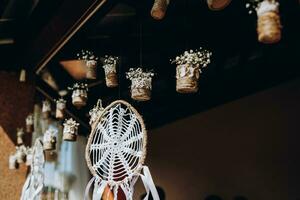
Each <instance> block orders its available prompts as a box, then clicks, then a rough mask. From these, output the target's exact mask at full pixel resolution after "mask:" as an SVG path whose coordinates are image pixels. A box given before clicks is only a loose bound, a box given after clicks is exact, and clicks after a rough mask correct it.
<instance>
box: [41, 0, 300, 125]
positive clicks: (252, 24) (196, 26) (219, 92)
mask: <svg viewBox="0 0 300 200" xmlns="http://www.w3.org/2000/svg"><path fill="white" fill-rule="evenodd" d="M151 4H152V1H146V0H141V1H138V2H137V1H131V0H127V1H112V2H111V3H110V4H109V6H107V7H105V8H102V9H100V10H99V11H98V12H97V13H96V14H95V15H94V16H93V17H92V18H91V19H90V20H89V21H88V22H87V23H86V24H85V25H84V26H83V27H82V28H81V29H80V30H79V31H78V32H77V33H76V34H75V35H74V36H73V37H72V39H71V40H70V41H69V42H68V43H67V44H66V45H65V46H64V47H63V48H62V49H61V50H60V51H59V52H58V53H57V54H56V55H55V57H54V58H53V59H51V61H50V62H49V63H48V64H47V66H46V67H45V68H44V70H47V71H49V72H50V73H51V74H52V75H53V77H54V79H55V81H56V82H57V84H58V86H59V89H66V87H67V86H71V85H72V84H73V82H74V80H73V78H72V77H71V76H70V75H69V74H68V73H67V72H66V71H65V70H64V69H63V68H62V67H61V66H60V65H59V61H61V60H66V59H74V58H75V55H76V53H77V52H78V51H79V50H81V49H90V50H92V51H94V52H95V53H96V54H97V55H98V56H103V55H105V54H112V55H116V56H120V58H121V62H120V65H119V69H118V70H119V79H120V81H119V82H120V85H119V87H118V88H116V89H109V88H106V86H105V84H104V82H103V79H104V74H103V70H102V69H101V66H99V73H98V77H99V78H98V80H96V81H94V82H97V83H99V84H96V86H94V87H91V88H90V91H89V101H88V106H87V107H85V108H83V109H82V110H76V109H75V108H74V107H73V106H72V105H71V104H70V103H69V105H68V108H69V109H70V111H71V112H72V113H73V114H75V115H76V116H77V117H78V118H80V119H81V120H82V121H83V122H85V123H87V122H88V118H87V112H88V110H89V109H91V108H92V107H93V105H94V104H95V103H96V101H97V99H98V98H101V99H103V100H104V103H105V104H108V103H110V102H111V101H113V100H115V99H119V98H121V99H125V100H127V101H129V102H130V103H132V104H133V105H134V106H136V107H137V108H138V110H139V111H140V112H141V114H142V115H143V116H144V119H145V120H146V123H147V125H148V128H155V127H158V126H161V125H163V124H165V123H169V122H171V121H174V120H176V119H179V118H183V117H186V116H188V115H191V114H195V113H198V112H201V111H205V110H207V109H209V108H212V107H215V106H218V105H221V104H224V103H226V102H229V101H232V100H235V99H238V98H241V97H243V96H246V95H250V94H253V93H255V92H258V91H260V90H263V89H266V88H269V87H272V86H274V85H278V84H280V83H282V82H284V81H288V80H291V79H293V78H296V77H298V76H299V75H300V71H299V67H300V61H299V56H300V55H299V52H300V51H299V45H300V40H299V35H300V30H299V21H300V12H299V11H300V8H299V2H298V1H297V0H291V1H281V5H280V11H281V20H282V24H283V37H282V40H281V41H280V42H279V43H278V44H274V45H264V44H260V43H258V42H257V34H256V18H255V16H249V15H248V13H247V10H246V9H245V1H232V3H231V4H230V6H228V7H227V8H226V9H224V10H222V11H210V10H209V9H208V8H207V6H206V4H205V1H200V0H185V1H183V0H172V1H171V4H170V6H169V9H168V12H167V15H166V18H165V19H164V20H162V21H155V20H153V19H152V18H151V16H150V9H151ZM65 12H66V13H68V12H72V10H65ZM72 16H73V15H72ZM67 20H69V19H66V21H67ZM57 23H58V22H57ZM57 30H60V29H59V28H58V29H57ZM49 34H52V33H48V36H49ZM45 35H47V34H44V36H43V37H41V38H40V39H39V40H38V41H42V40H43V39H44V40H46V36H45ZM49 37H50V36H49ZM200 46H203V47H205V48H208V49H210V50H211V51H212V52H213V59H212V63H211V64H210V65H209V67H208V68H207V69H206V70H204V73H203V74H202V75H201V79H200V83H199V85H200V87H199V88H200V90H199V92H198V93H196V94H185V95H184V94H178V93H176V91H175V66H174V65H171V64H170V62H169V59H171V58H173V57H175V56H176V55H178V54H180V53H182V52H183V51H184V50H186V49H190V48H198V47H200ZM141 65H142V67H144V68H153V69H154V70H155V72H156V77H155V79H154V81H153V96H152V99H151V100H150V101H149V102H135V101H132V100H131V98H130V91H129V86H130V82H129V81H128V80H126V79H125V72H126V71H127V70H128V69H129V68H130V67H137V66H141ZM99 80H100V82H99ZM101 80H102V81H101ZM88 83H90V84H91V83H93V81H88ZM37 84H38V86H39V87H40V88H42V89H43V90H44V91H46V92H47V93H48V94H49V95H50V96H52V97H53V98H57V96H58V95H57V91H55V90H53V89H51V88H50V87H49V86H48V85H47V84H45V83H44V82H43V81H41V80H39V79H38V81H37ZM68 100H69V102H70V95H68Z"/></svg>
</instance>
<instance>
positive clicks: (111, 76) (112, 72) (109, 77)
mask: <svg viewBox="0 0 300 200" xmlns="http://www.w3.org/2000/svg"><path fill="white" fill-rule="evenodd" d="M103 68H104V73H105V82H106V86H107V87H109V88H113V87H117V86H118V75H117V63H116V62H115V63H114V64H105V65H103Z"/></svg>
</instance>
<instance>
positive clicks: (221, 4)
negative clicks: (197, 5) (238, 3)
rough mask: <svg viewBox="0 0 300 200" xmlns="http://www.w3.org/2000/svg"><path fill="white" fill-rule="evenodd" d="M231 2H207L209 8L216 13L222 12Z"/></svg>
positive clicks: (217, 0)
mask: <svg viewBox="0 0 300 200" xmlns="http://www.w3.org/2000/svg"><path fill="white" fill-rule="evenodd" d="M230 2H231V0H207V5H208V8H209V9H211V10H214V11H217V10H222V9H224V8H226V7H227V6H228V5H229V4H230Z"/></svg>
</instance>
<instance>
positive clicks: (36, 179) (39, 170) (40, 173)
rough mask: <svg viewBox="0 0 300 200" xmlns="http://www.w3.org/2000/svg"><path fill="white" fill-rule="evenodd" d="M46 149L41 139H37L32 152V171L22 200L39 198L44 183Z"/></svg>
mask: <svg viewBox="0 0 300 200" xmlns="http://www.w3.org/2000/svg"><path fill="white" fill-rule="evenodd" d="M44 163H45V158H44V151H43V144H42V142H41V140H40V139H36V141H35V144H34V146H33V152H32V163H31V169H30V173H29V175H28V176H27V179H26V181H25V183H24V186H23V189H22V194H21V200H39V199H41V193H42V189H43V184H44Z"/></svg>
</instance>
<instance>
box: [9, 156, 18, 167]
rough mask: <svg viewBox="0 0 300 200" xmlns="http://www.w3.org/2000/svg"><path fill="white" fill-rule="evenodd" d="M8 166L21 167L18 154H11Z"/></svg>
mask: <svg viewBox="0 0 300 200" xmlns="http://www.w3.org/2000/svg"><path fill="white" fill-rule="evenodd" d="M8 168H9V169H18V168H19V163H18V161H17V156H16V154H12V155H10V156H9V160H8Z"/></svg>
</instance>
